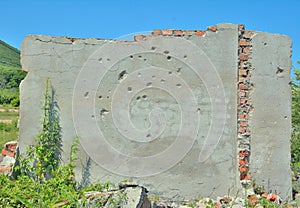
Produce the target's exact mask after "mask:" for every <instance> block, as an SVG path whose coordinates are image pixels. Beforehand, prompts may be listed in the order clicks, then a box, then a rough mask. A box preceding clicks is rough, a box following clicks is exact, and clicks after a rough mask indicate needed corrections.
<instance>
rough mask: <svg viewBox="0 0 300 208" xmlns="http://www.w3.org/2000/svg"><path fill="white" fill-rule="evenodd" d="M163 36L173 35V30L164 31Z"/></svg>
mask: <svg viewBox="0 0 300 208" xmlns="http://www.w3.org/2000/svg"><path fill="white" fill-rule="evenodd" d="M162 35H173V30H162Z"/></svg>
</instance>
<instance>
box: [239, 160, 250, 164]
mask: <svg viewBox="0 0 300 208" xmlns="http://www.w3.org/2000/svg"><path fill="white" fill-rule="evenodd" d="M239 164H240V165H247V164H248V161H247V160H241V159H240V160H239Z"/></svg>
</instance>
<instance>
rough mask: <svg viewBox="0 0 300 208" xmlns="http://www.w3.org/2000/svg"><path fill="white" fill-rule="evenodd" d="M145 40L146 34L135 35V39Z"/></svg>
mask: <svg viewBox="0 0 300 208" xmlns="http://www.w3.org/2000/svg"><path fill="white" fill-rule="evenodd" d="M141 40H145V35H135V36H134V41H141Z"/></svg>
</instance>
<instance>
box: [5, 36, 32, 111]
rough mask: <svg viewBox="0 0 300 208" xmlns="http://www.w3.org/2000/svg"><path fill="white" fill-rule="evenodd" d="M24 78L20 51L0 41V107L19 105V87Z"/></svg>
mask: <svg viewBox="0 0 300 208" xmlns="http://www.w3.org/2000/svg"><path fill="white" fill-rule="evenodd" d="M25 76H26V73H25V72H23V71H22V70H21V65H20V51H19V50H18V49H16V48H14V47H12V46H10V45H8V44H7V43H5V42H3V41H1V40H0V105H11V106H18V105H19V85H20V82H21V81H22V79H24V77H25Z"/></svg>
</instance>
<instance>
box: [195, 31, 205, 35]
mask: <svg viewBox="0 0 300 208" xmlns="http://www.w3.org/2000/svg"><path fill="white" fill-rule="evenodd" d="M195 35H197V36H203V35H205V32H204V31H202V30H197V31H196V32H195Z"/></svg>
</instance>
